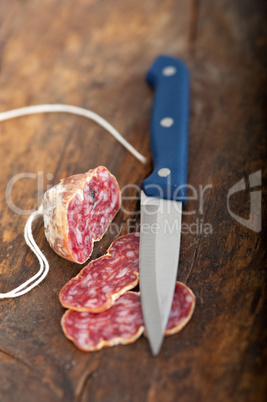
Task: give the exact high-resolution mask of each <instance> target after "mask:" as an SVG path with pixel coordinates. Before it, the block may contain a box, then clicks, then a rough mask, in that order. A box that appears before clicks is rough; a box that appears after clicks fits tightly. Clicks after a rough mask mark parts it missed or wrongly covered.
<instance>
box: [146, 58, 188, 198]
mask: <svg viewBox="0 0 267 402" xmlns="http://www.w3.org/2000/svg"><path fill="white" fill-rule="evenodd" d="M146 79H147V82H148V83H149V84H150V85H151V86H152V87H153V88H154V90H155V97H154V104H153V110H152V117H151V121H150V147H151V151H152V158H153V164H154V169H153V172H152V174H151V175H150V176H149V177H148V178H147V179H145V180H144V182H143V183H142V189H143V190H144V192H145V194H146V195H147V196H149V197H158V198H164V199H169V200H176V201H182V202H183V203H185V202H186V187H187V162H188V125H189V73H188V70H187V67H186V66H185V64H184V63H183V62H182V61H181V60H178V59H177V58H174V57H170V56H159V57H158V58H157V59H156V60H155V62H154V64H153V65H152V67H151V68H150V70H149V71H148V74H147V77H146Z"/></svg>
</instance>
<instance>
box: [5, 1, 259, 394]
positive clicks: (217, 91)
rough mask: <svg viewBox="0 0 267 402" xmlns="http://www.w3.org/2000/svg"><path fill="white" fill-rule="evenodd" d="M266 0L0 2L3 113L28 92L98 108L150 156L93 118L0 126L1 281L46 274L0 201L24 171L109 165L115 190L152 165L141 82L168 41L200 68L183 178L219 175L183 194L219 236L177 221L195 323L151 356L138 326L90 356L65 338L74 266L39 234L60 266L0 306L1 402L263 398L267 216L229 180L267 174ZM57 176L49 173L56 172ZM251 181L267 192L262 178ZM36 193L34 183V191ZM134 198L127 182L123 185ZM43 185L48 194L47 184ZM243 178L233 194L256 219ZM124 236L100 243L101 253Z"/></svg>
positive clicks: (128, 218)
mask: <svg viewBox="0 0 267 402" xmlns="http://www.w3.org/2000/svg"><path fill="white" fill-rule="evenodd" d="M265 15H266V6H265V3H264V2H263V1H260V0H258V1H254V2H251V1H249V0H244V1H242V2H240V1H239V2H233V1H230V0H219V1H216V2H214V1H212V0H191V1H183V0H176V1H175V0H166V1H164V2H162V1H160V0H154V1H149V0H142V1H140V0H135V1H133V0H129V1H127V2H125V1H122V0H114V1H111V0H103V1H101V2H100V1H97V0H76V1H75V2H73V1H71V0H64V2H63V1H61V0H48V1H44V0H43V1H34V0H27V1H26V0H25V1H22V0H21V1H19V0H9V1H8V2H7V1H5V2H4V1H2V2H1V3H0V21H1V25H0V33H1V34H0V52H1V54H0V55H1V57H0V88H1V92H0V105H1V111H2V110H3V111H4V110H9V109H12V108H16V107H21V106H26V105H30V104H42V103H66V104H73V105H77V106H82V107H85V108H90V109H92V110H94V111H95V112H97V113H99V114H101V115H102V116H103V117H105V118H106V119H107V120H108V121H110V122H111V123H112V124H113V125H114V126H115V127H116V128H117V129H118V130H119V131H120V132H121V133H122V134H123V136H124V137H125V138H126V139H127V140H129V141H130V142H131V143H132V144H133V145H134V146H135V147H136V148H137V149H138V150H139V151H140V152H142V153H143V154H145V155H146V156H147V158H148V160H149V163H148V164H147V165H145V166H143V165H142V164H140V163H139V162H138V161H136V160H135V159H134V157H132V156H131V155H129V154H128V152H127V151H126V150H124V149H123V148H122V147H121V146H120V145H119V144H117V143H116V142H115V140H114V139H112V138H111V137H110V136H109V135H108V134H107V133H106V132H105V131H103V130H102V129H101V128H100V127H98V126H97V125H96V124H95V123H93V122H92V123H90V122H88V121H87V120H85V119H83V118H80V117H74V116H70V115H63V114H53V115H36V116H31V117H22V118H19V119H14V120H10V121H7V122H3V123H1V124H0V133H1V135H0V158H1V162H2V170H1V175H0V188H1V192H0V206H1V207H0V219H1V226H0V236H1V248H0V257H1V265H0V270H1V271H0V272H1V291H3V292H4V291H8V290H9V289H11V288H13V287H14V286H16V285H18V284H19V283H21V282H22V281H24V280H25V279H26V278H28V277H29V276H30V275H31V273H32V272H35V271H36V270H37V262H36V260H35V258H34V257H33V255H32V253H31V252H30V251H29V250H28V249H27V247H26V246H25V244H24V240H23V227H24V224H25V221H26V218H27V216H26V215H19V214H16V213H14V212H13V211H12V210H11V209H10V208H9V206H8V205H7V203H6V199H5V189H6V186H7V184H8V182H9V180H10V179H11V178H12V177H14V175H17V174H19V173H21V172H30V173H31V174H35V175H36V177H37V174H38V172H43V176H44V187H45V188H46V187H47V186H48V185H52V184H56V183H57V182H58V180H59V179H60V178H63V177H66V176H68V175H70V174H75V173H80V172H85V171H87V170H88V169H89V168H94V167H96V166H98V165H105V166H106V167H107V168H108V169H110V170H111V172H112V173H113V174H114V175H115V176H116V177H117V179H118V181H119V184H120V186H121V187H123V186H125V185H127V184H135V185H138V186H140V184H141V182H142V180H143V179H144V178H145V177H146V176H147V175H148V174H149V172H150V171H151V169H152V161H151V156H150V150H149V139H148V128H149V118H150V111H151V105H152V101H153V93H152V92H151V90H150V89H149V88H148V87H147V85H146V83H145V82H144V76H145V74H146V71H147V70H148V68H149V67H150V65H151V63H152V62H153V60H154V58H155V57H156V56H157V55H158V54H160V53H166V54H172V55H175V56H179V57H180V58H182V59H183V60H184V61H185V62H186V63H187V64H188V67H189V69H190V74H191V117H190V151H189V178H188V181H189V183H190V184H191V185H192V186H194V187H195V188H196V189H197V190H198V195H199V186H206V185H210V187H209V188H208V189H207V190H206V192H205V193H204V197H203V202H202V203H199V199H198V200H189V201H188V203H187V206H186V212H187V213H188V212H190V211H191V212H192V211H194V210H195V213H192V214H187V215H184V216H183V222H184V223H185V224H186V225H188V227H190V228H191V231H192V230H193V231H194V230H195V226H190V225H192V224H195V223H196V222H197V220H198V221H202V223H203V224H210V225H211V227H212V233H204V232H202V233H201V231H200V230H199V233H190V232H189V233H183V235H182V244H181V256H180V264H179V274H178V279H179V280H181V281H184V282H186V283H187V285H188V286H189V287H190V288H191V289H192V290H193V291H194V293H195V294H196V298H197V299H196V300H197V304H196V311H195V313H194V316H193V318H192V320H191V322H190V323H189V324H188V325H187V327H186V328H185V329H184V330H183V331H182V332H181V333H180V334H177V335H175V336H172V337H169V338H166V340H165V341H164V345H163V347H162V351H161V353H160V355H159V356H158V357H157V358H153V357H152V356H151V353H150V349H149V346H148V343H147V340H146V339H145V338H142V339H140V340H138V341H137V342H136V343H135V344H132V345H128V346H117V347H113V348H110V349H104V350H102V351H99V352H97V353H83V352H80V351H78V350H77V349H76V348H75V347H74V346H73V345H72V343H71V342H69V341H68V340H67V339H65V338H64V335H63V333H62V330H61V328H60V318H61V316H62V314H63V311H64V309H63V308H62V307H61V306H60V303H59V301H58V293H59V291H60V289H61V288H62V287H63V285H64V284H65V283H66V282H67V281H68V280H69V279H70V278H71V277H73V276H74V275H76V274H77V273H78V271H79V269H80V267H78V266H76V265H75V264H72V263H70V262H68V261H65V260H63V259H61V258H60V257H58V256H57V255H56V254H55V253H54V252H53V251H52V250H51V249H50V248H49V246H48V243H47V242H46V240H45V238H44V233H43V226H42V222H41V220H40V221H38V222H36V224H35V225H34V236H35V238H36V239H37V242H38V244H39V245H40V247H41V249H42V250H43V251H44V253H45V255H46V256H47V258H48V260H49V262H50V265H51V270H50V272H49V275H48V277H47V278H46V280H45V281H44V282H43V283H42V284H41V285H39V286H38V287H37V288H35V289H34V290H33V291H32V292H30V293H29V294H27V295H25V296H23V297H21V298H18V299H13V300H2V301H1V302H0V355H1V356H0V399H1V400H2V401H5V402H13V401H17V400H20V401H22V402H24V401H25V402H26V401H27V402H36V401H37V400H38V401H39V402H46V401H49V402H50V401H51V402H58V401H64V402H72V401H77V402H84V401H101V402H102V401H105V402H106V401H108V402H113V401H114V402H115V401H116V402H117V401H122V402H128V401H131V402H132V401H133V402H135V401H136V402H137V401H138V402H139V401H148V402H154V401H164V402H175V401H177V400H178V399H179V400H180V401H182V402H192V401H197V402H199V401H214V400H215V401H218V402H220V401H222V402H225V401H249V402H255V401H257V402H261V401H264V400H265V395H266V391H267V386H266V376H265V372H264V371H265V367H266V363H267V362H266V358H267V356H266V354H267V353H266V344H265V343H266V335H267V334H266V286H265V285H266V275H265V269H266V242H265V243H264V240H265V239H266V236H265V237H264V234H266V233H265V228H266V214H265V209H264V208H263V206H262V231H261V232H260V233H255V232H253V231H252V230H250V229H248V228H246V227H244V226H242V225H240V224H239V223H238V222H236V221H235V220H234V219H233V218H232V217H231V216H230V214H229V212H228V210H227V194H228V191H229V189H230V188H231V187H232V186H233V185H234V184H235V183H237V182H238V181H239V180H241V179H242V178H245V180H246V183H247V187H248V177H249V175H250V174H252V173H254V172H256V171H258V170H261V173H262V178H263V179H264V178H265V177H266V135H265V134H266V133H265V115H264V106H266V105H265V104H264V100H265V99H264V89H265V87H266V60H265V59H264V54H266V30H265V29H264V26H265V25H264V21H265V19H264V16H265ZM48 174H52V175H53V178H52V179H51V177H47V175H48ZM258 190H259V191H260V190H262V189H261V187H259V188H258ZM41 192H42V191H41V190H40V191H39V193H41ZM128 194H132V195H136V191H135V190H134V189H133V190H131V191H129V192H128V193H127V194H125V195H128ZM39 195H40V194H39ZM249 196H250V193H249V189H247V191H244V192H240V193H239V194H235V195H233V196H232V198H231V203H230V206H231V209H232V211H234V213H236V214H237V215H240V216H243V217H245V218H248V216H249V208H250V206H249ZM12 197H13V201H14V203H15V204H16V205H17V206H18V207H19V208H22V209H35V208H36V207H37V204H38V189H37V181H36V180H34V179H21V180H19V181H17V182H16V184H15V185H14V188H13V192H12ZM124 207H125V210H124V211H120V213H119V214H118V215H117V217H116V218H115V223H116V224H117V225H118V227H119V228H120V230H121V233H126V232H127V231H129V230H130V231H131V230H134V228H135V225H138V222H139V216H138V214H137V215H134V216H132V215H131V211H138V208H139V206H138V201H135V200H124ZM117 235H118V233H116V230H115V229H114V228H113V230H109V232H108V233H107V234H106V235H105V237H104V238H103V240H102V241H101V242H100V243H98V244H96V246H95V249H94V253H93V257H98V256H100V255H101V254H103V253H104V252H105V251H106V249H107V248H108V246H109V244H110V243H111V241H112V240H114V239H115V238H116V237H117Z"/></svg>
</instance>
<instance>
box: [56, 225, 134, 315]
mask: <svg viewBox="0 0 267 402" xmlns="http://www.w3.org/2000/svg"><path fill="white" fill-rule="evenodd" d="M138 271H139V233H130V234H128V235H125V236H121V237H119V238H118V239H116V240H115V241H114V242H113V243H112V244H111V245H110V247H109V249H108V252H107V254H106V255H104V256H102V257H100V258H98V259H96V260H94V261H91V262H90V263H89V264H88V265H87V266H86V267H84V268H83V269H82V270H81V272H80V273H79V274H78V275H77V276H76V277H75V278H73V279H71V280H70V281H69V282H68V283H67V284H66V285H65V286H64V287H63V289H62V290H61V292H60V294H59V299H60V302H61V304H62V305H63V306H64V307H66V308H70V309H72V310H76V311H89V312H91V313H99V312H101V311H104V310H106V309H108V308H109V307H111V306H112V305H113V304H114V302H115V300H116V299H118V298H119V297H120V295H121V294H123V293H125V292H126V291H127V290H129V289H132V288H134V287H135V286H136V285H137V284H138V281H139V274H138Z"/></svg>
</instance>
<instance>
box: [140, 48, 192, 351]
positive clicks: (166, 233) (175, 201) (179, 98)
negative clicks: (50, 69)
mask: <svg viewBox="0 0 267 402" xmlns="http://www.w3.org/2000/svg"><path fill="white" fill-rule="evenodd" d="M146 79H147V82H148V83H149V84H150V85H151V86H152V87H153V88H154V90H155V96H154V104H153V110H152V116H151V121H150V147H151V151H152V158H153V165H154V167H153V172H152V174H151V175H150V176H149V177H148V178H146V179H145V180H144V182H143V183H142V190H141V202H140V206H141V224H140V248H139V259H140V262H139V269H140V293H141V304H142V312H143V316H144V322H145V328H146V334H147V337H148V340H149V343H150V346H151V350H152V353H153V355H157V354H158V353H159V351H160V348H161V344H162V341H163V337H164V332H165V329H166V325H167V322H168V318H169V314H170V310H171V305H172V300H173V295H174V289H175V282H176V277H177V270H178V260H179V249H180V238H181V216H182V204H184V203H185V201H186V188H187V159H188V121H189V73H188V70H187V67H186V66H185V64H184V63H183V62H182V61H181V60H179V59H177V58H174V57H170V56H159V57H158V58H157V59H156V60H155V62H154V63H153V65H152V67H151V68H150V70H149V71H148V74H147V77H146Z"/></svg>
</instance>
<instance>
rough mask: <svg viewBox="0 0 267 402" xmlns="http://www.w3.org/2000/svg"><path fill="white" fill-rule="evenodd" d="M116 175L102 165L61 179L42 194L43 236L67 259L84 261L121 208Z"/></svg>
mask: <svg viewBox="0 0 267 402" xmlns="http://www.w3.org/2000/svg"><path fill="white" fill-rule="evenodd" d="M120 203H121V198H120V190H119V186H118V183H117V181H116V179H115V177H114V176H113V175H112V174H111V173H110V172H109V171H108V170H107V169H106V168H105V167H103V166H100V167H98V168H96V169H92V170H89V171H88V172H87V173H85V174H77V175H74V176H70V177H67V178H66V179H63V180H61V182H60V183H59V184H57V185H56V186H54V187H52V188H51V189H49V190H48V191H46V193H45V194H44V197H43V214H44V227H45V236H46V238H47V240H48V242H49V244H50V246H51V247H52V249H53V250H54V251H55V252H56V253H57V254H59V255H60V256H61V257H63V258H66V259H67V260H70V261H74V262H77V263H79V264H82V263H84V262H85V261H86V260H87V259H88V258H89V257H90V255H91V253H92V251H93V243H94V242H95V241H97V240H100V239H101V238H102V236H103V235H104V234H105V232H106V230H107V228H108V226H109V223H110V222H111V220H112V219H113V218H114V216H115V215H116V213H117V212H118V210H119V208H120Z"/></svg>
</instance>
